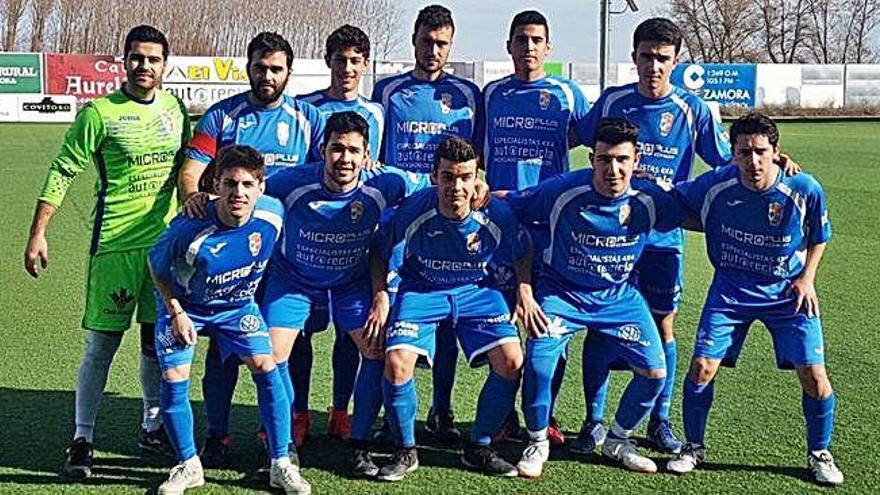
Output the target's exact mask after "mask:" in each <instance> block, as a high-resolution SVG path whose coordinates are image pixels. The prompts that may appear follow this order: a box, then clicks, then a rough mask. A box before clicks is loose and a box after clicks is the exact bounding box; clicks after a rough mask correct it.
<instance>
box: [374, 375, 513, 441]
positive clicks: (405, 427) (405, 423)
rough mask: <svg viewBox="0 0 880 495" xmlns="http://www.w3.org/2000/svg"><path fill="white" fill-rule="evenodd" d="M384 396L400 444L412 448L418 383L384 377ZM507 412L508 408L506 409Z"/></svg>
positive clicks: (392, 429) (414, 438)
mask: <svg viewBox="0 0 880 495" xmlns="http://www.w3.org/2000/svg"><path fill="white" fill-rule="evenodd" d="M382 396H383V397H384V399H385V415H386V416H387V417H388V421H389V422H390V424H391V431H392V432H395V433H396V435H397V439H398V440H399V441H400V446H401V447H404V448H410V447H415V446H416V432H415V430H416V411H417V410H418V405H419V404H418V395H417V394H416V383H415V381H414V380H413V379H412V378H410V379H409V381H407V382H406V383H403V384H401V385H394V384H392V383H391V382H389V381H388V378H386V377H383V378H382ZM504 412H505V414H506V413H507V410H505V411H504Z"/></svg>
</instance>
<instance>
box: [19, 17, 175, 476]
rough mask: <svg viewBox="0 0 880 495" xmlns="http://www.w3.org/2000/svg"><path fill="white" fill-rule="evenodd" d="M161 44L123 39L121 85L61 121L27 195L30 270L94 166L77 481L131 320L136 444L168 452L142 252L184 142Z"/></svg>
mask: <svg viewBox="0 0 880 495" xmlns="http://www.w3.org/2000/svg"><path fill="white" fill-rule="evenodd" d="M167 58H168V41H167V40H166V39H165V35H163V34H162V32H160V31H159V30H157V29H156V28H154V27H151V26H138V27H136V28H134V29H132V30H131V31H130V32H129V33H128V35H127V36H126V38H125V73H126V80H127V82H126V83H125V84H124V86H123V87H122V88H121V89H120V90H118V91H116V92H114V93H112V94H110V95H107V96H105V97H103V98H100V99H97V100H94V101H92V102H90V103H88V104H87V105H86V106H85V107H83V108H82V110H80V112H79V114H78V115H77V117H76V121H75V122H74V123H73V125H71V127H70V129H69V130H68V131H67V135H66V137H65V138H64V143H63V144H62V146H61V150H60V151H59V153H58V156H57V158H55V160H54V161H53V162H52V164H51V165H50V167H49V174H48V176H47V177H46V182H45V184H44V185H43V189H42V191H41V193H40V196H39V198H38V201H37V208H36V212H35V213H34V219H33V223H32V224H31V231H30V237H29V239H28V244H27V248H26V249H25V253H24V267H25V270H27V272H28V273H29V274H30V275H31V276H33V277H37V276H38V265H39V267H41V268H42V269H45V268H46V267H47V266H48V263H49V251H48V244H47V242H46V229H47V227H48V225H49V222H50V220H51V219H52V217H53V216H54V215H55V212H56V210H57V209H58V207H60V206H61V202H62V200H63V199H64V195H65V193H66V191H67V189H68V187H69V186H70V184H71V183H72V182H73V180H74V178H75V177H76V176H77V175H78V174H79V173H80V172H82V171H83V170H85V169H86V168H87V167H89V166H94V167H95V168H96V169H97V171H98V179H97V182H96V184H95V193H96V203H95V207H94V210H93V211H92V232H91V244H90V249H89V255H90V257H89V266H88V275H87V282H86V304H85V315H84V316H83V320H82V326H83V328H85V329H86V330H87V332H86V339H85V340H86V346H85V354H84V355H83V360H82V362H81V363H80V366H79V372H78V374H77V380H76V432H75V433H74V435H73V443H72V444H71V446H70V448H68V449H67V461H66V462H65V464H64V471H63V473H62V474H64V475H66V476H68V477H71V478H86V477H88V476H89V475H90V474H91V468H92V438H93V431H94V428H95V417H96V416H97V414H98V406H99V404H100V401H101V396H102V395H103V393H104V386H105V385H106V383H107V375H108V372H109V370H110V363H111V362H112V360H113V356H114V354H115V353H116V350H117V349H118V348H119V344H120V342H121V340H122V334H123V333H124V331H125V330H127V329H128V328H129V327H130V326H131V319H132V316H136V317H137V321H138V322H139V323H140V327H141V329H140V330H141V356H140V380H141V387H142V389H143V399H144V414H143V423H142V429H143V431H142V435H141V439H140V442H139V445H140V447H141V448H142V449H143V450H145V451H149V452H153V453H169V454H170V445H169V443H168V439H167V437H166V436H165V432H164V430H163V429H162V424H161V415H160V412H159V380H160V376H161V374H160V370H159V363H158V361H157V358H156V350H155V346H154V332H153V326H154V322H155V319H156V300H155V296H154V294H153V285H152V281H151V279H150V272H149V270H148V269H147V253H148V251H149V249H150V247H152V245H153V243H154V241H155V240H156V238H157V237H159V234H161V233H162V231H163V230H164V229H165V226H166V221H167V219H168V218H170V215H172V214H173V213H174V209H175V198H174V185H175V179H176V173H177V166H178V165H179V163H180V160H179V158H181V157H182V155H181V154H180V150H181V148H182V147H183V146H185V145H186V144H187V143H188V142H189V138H190V122H189V117H188V116H187V112H186V108H185V107H184V106H183V103H182V102H181V101H180V100H179V99H178V98H177V97H175V96H174V95H172V94H171V93H169V92H167V91H164V90H162V89H159V87H158V86H159V83H160V82H161V80H162V74H163V72H164V70H165V62H166V60H167Z"/></svg>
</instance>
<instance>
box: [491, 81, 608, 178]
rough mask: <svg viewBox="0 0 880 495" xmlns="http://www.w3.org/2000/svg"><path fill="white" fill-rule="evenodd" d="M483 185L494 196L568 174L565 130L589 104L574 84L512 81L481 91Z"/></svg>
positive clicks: (496, 83) (567, 131) (567, 143)
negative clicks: (484, 171) (483, 113)
mask: <svg viewBox="0 0 880 495" xmlns="http://www.w3.org/2000/svg"><path fill="white" fill-rule="evenodd" d="M483 95H484V96H483V97H484V100H485V105H486V111H485V118H486V123H485V136H484V139H483V142H482V143H481V147H482V150H483V157H484V158H485V163H486V181H487V182H488V183H489V187H491V188H492V189H495V190H519V189H525V188H527V187H532V186H534V185H537V184H538V183H539V182H541V181H543V180H544V179H547V178H548V177H553V176H554V175H558V174H561V173H563V172H568V170H569V162H568V148H569V139H568V137H569V129H574V124H575V123H576V122H578V121H579V120H581V119H583V118H584V117H586V115H587V112H588V111H589V109H590V104H589V103H588V102H587V99H586V98H585V97H584V94H583V92H581V89H580V88H579V87H578V85H577V84H575V83H573V82H572V81H570V80H568V79H566V78H564V77H560V76H553V75H548V76H546V77H544V78H542V79H539V80H537V81H531V82H524V81H520V80H519V79H517V78H515V77H514V76H512V75H511V76H507V77H505V78H503V79H499V80H497V81H493V82H491V83H489V84H487V85H486V88H485V89H484V90H483Z"/></svg>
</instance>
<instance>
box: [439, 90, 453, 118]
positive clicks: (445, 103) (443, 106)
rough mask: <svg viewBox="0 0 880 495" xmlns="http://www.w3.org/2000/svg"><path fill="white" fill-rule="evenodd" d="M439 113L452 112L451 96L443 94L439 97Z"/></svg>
mask: <svg viewBox="0 0 880 495" xmlns="http://www.w3.org/2000/svg"><path fill="white" fill-rule="evenodd" d="M440 111H441V112H443V113H444V114H447V113H449V112H451V111H452V95H451V94H449V93H443V94H441V95H440Z"/></svg>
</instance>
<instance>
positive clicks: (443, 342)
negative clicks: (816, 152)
mask: <svg viewBox="0 0 880 495" xmlns="http://www.w3.org/2000/svg"><path fill="white" fill-rule="evenodd" d="M435 338H436V339H437V348H436V352H434V363H433V366H432V367H431V374H432V375H433V379H434V391H433V397H432V399H433V400H432V401H431V407H433V408H434V411H444V412H448V411H451V410H452V386H453V385H454V384H455V366H456V365H457V364H458V343H457V342H456V338H455V331H454V330H453V328H452V322H451V321H450V320H443V321H441V322H440V323H439V324H438V325H437V331H436V333H435Z"/></svg>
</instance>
